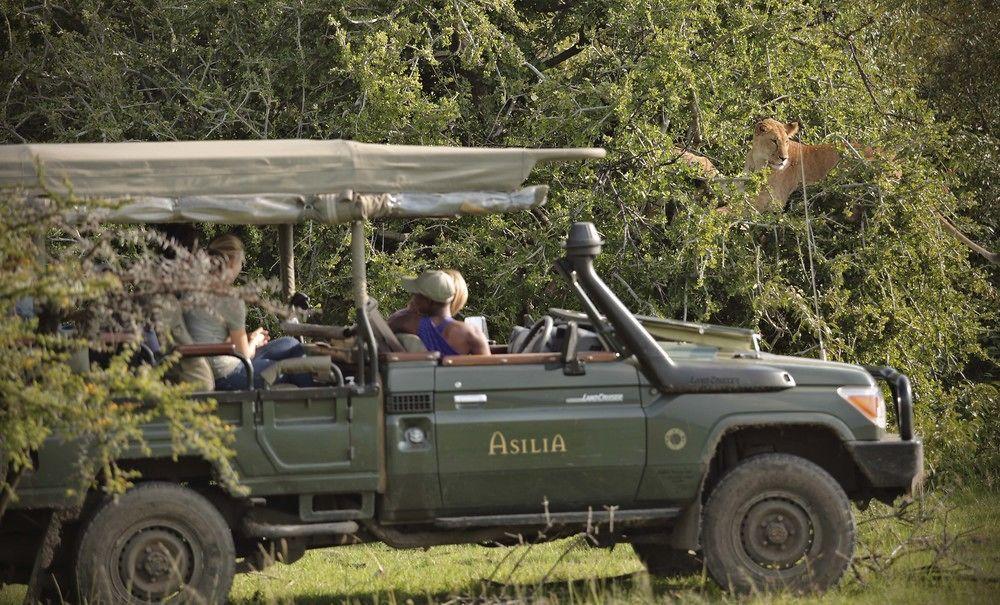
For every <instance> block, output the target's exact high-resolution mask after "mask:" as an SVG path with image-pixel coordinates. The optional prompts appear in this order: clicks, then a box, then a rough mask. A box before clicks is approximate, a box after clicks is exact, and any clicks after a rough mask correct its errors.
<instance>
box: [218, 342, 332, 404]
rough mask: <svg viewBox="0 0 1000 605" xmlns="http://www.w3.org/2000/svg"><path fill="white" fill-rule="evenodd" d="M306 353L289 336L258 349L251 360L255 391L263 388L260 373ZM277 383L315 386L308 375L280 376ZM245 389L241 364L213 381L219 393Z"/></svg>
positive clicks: (245, 378) (245, 375) (243, 369)
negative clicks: (279, 362)
mask: <svg viewBox="0 0 1000 605" xmlns="http://www.w3.org/2000/svg"><path fill="white" fill-rule="evenodd" d="M305 355H306V352H305V350H304V349H303V348H302V343H301V342H299V341H298V340H296V339H294V338H292V337H291V336H282V337H281V338H275V339H274V340H272V341H271V342H269V343H267V344H266V345H264V346H262V347H258V349H257V352H256V353H255V354H254V356H253V359H251V360H250V363H251V365H253V386H254V388H255V389H260V388H263V387H264V380H263V379H262V378H261V377H260V373H261V372H262V371H264V370H265V369H267V368H269V367H271V366H272V365H274V363H275V362H276V361H280V360H282V359H292V358H293V357H305ZM278 382H290V383H292V384H294V385H296V386H300V387H311V386H316V383H315V382H313V379H312V376H311V375H309V374H282V375H281V376H280V377H278ZM246 387H247V369H246V367H245V366H244V365H243V364H242V363H241V364H240V365H238V366H236V369H235V370H233V371H232V372H230V373H229V375H228V376H223V377H222V378H216V379H215V388H216V389H217V390H219V391H238V390H240V389H245V388H246Z"/></svg>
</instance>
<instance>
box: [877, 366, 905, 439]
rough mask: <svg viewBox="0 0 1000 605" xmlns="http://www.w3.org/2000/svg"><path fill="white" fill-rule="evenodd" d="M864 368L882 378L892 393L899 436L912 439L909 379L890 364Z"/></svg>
mask: <svg viewBox="0 0 1000 605" xmlns="http://www.w3.org/2000/svg"><path fill="white" fill-rule="evenodd" d="M865 370H867V371H868V373H869V374H871V375H872V376H874V377H875V378H878V379H881V380H884V381H885V382H886V383H887V384H888V385H889V391H890V392H891V393H892V400H893V405H894V407H895V408H896V422H897V423H898V424H899V436H900V437H901V438H902V439H903V441H912V440H913V388H912V387H911V386H910V379H909V378H907V377H906V375H905V374H902V373H901V372H899V371H898V370H896V368H893V367H891V366H865Z"/></svg>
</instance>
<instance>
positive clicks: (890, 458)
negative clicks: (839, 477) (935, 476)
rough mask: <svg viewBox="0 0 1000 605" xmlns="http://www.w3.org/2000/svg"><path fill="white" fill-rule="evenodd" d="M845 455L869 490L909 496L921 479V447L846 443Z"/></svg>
mask: <svg viewBox="0 0 1000 605" xmlns="http://www.w3.org/2000/svg"><path fill="white" fill-rule="evenodd" d="M846 445H847V451H848V452H849V453H850V454H851V457H852V458H853V459H854V463H855V464H857V465H858V468H859V469H860V470H861V472H862V473H863V474H864V476H865V478H867V479H868V482H869V483H871V486H872V487H874V488H876V489H879V490H885V489H889V490H890V491H893V492H899V493H908V494H912V493H913V492H914V491H916V489H917V488H918V487H919V486H920V483H921V482H922V481H923V475H924V444H923V443H921V442H920V440H919V439H912V440H910V441H903V440H898V441H897V440H885V441H849V442H847V444H846Z"/></svg>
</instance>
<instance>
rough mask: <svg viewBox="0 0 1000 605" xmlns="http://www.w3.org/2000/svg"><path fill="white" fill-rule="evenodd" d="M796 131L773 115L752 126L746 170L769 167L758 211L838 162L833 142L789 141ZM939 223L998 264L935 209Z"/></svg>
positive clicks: (868, 151)
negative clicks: (824, 143)
mask: <svg viewBox="0 0 1000 605" xmlns="http://www.w3.org/2000/svg"><path fill="white" fill-rule="evenodd" d="M798 132H799V123H798V122H788V123H782V122H779V121H778V120H775V119H773V118H765V119H763V120H759V121H758V122H757V123H756V124H755V125H754V129H753V141H752V142H751V144H750V150H749V151H748V152H747V160H746V165H745V166H744V168H745V171H746V173H747V174H749V173H752V172H757V171H759V170H763V169H764V168H767V167H770V168H771V173H770V174H769V175H768V177H767V185H766V186H765V187H762V188H761V190H760V191H759V192H758V194H757V197H756V199H755V200H754V202H753V205H754V207H755V208H757V210H759V211H761V212H768V211H770V212H778V211H781V210H782V209H783V208H784V207H785V204H786V203H787V202H788V198H789V197H790V196H791V195H792V193H794V192H795V191H796V190H797V189H798V188H799V187H801V186H802V183H803V181H804V182H805V184H806V185H812V184H814V183H818V182H820V181H822V180H823V179H824V178H826V176H827V175H828V174H830V171H831V170H833V169H834V168H835V167H836V166H837V164H839V163H840V159H841V158H840V152H839V151H838V150H837V148H836V147H834V146H833V145H804V144H802V143H799V142H797V141H793V140H792V137H793V136H795V135H796V134H797V133H798ZM862 154H863V155H864V156H865V157H867V158H872V157H875V156H876V155H877V153H876V151H875V150H874V149H872V148H870V147H867V148H864V149H863V150H862ZM935 214H936V215H937V218H938V220H940V221H941V225H942V226H943V227H944V228H945V230H946V231H948V232H949V233H950V234H951V235H952V236H953V237H955V239H957V240H958V241H960V242H962V243H963V244H965V245H966V246H968V247H969V248H970V249H971V250H972V251H974V252H975V253H977V254H979V255H980V256H982V257H984V258H985V259H986V260H988V261H989V262H991V263H993V264H1000V254H997V253H996V252H990V251H989V250H987V249H986V248H983V247H982V246H980V245H979V244H977V243H976V242H974V241H972V240H971V239H969V238H968V237H967V236H966V235H965V234H964V233H962V232H961V231H959V230H958V228H957V227H955V225H953V224H952V223H951V221H949V220H948V219H947V218H945V217H944V216H943V215H941V214H940V213H938V212H935Z"/></svg>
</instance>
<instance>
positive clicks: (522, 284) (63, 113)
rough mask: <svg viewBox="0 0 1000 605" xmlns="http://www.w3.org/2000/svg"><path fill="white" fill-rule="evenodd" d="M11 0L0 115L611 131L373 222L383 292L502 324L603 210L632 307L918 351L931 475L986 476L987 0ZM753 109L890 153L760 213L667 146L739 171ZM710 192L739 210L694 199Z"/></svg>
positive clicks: (614, 274) (997, 241) (541, 288)
mask: <svg viewBox="0 0 1000 605" xmlns="http://www.w3.org/2000/svg"><path fill="white" fill-rule="evenodd" d="M0 7H2V12H3V17H4V22H3V25H4V27H3V31H2V32H0V51H2V53H0V54H2V56H3V57H4V59H3V61H2V62H0V140H2V142H5V143H15V142H21V141H30V142H72V141H122V140H191V139H240V138H291V137H304V138H347V139H354V140H360V141H368V142H386V143H423V144H448V145H485V146H517V145H520V146H530V147H536V146H546V147H547V146H602V147H605V148H607V149H608V151H609V155H608V158H607V159H606V160H604V161H601V162H597V163H592V164H588V165H583V164H575V165H569V166H559V167H555V168H544V169H541V170H537V171H536V173H535V177H534V178H536V179H537V180H538V181H540V182H547V183H550V184H551V186H552V190H551V193H550V198H549V202H548V204H547V205H546V206H545V207H544V208H541V209H539V210H538V211H535V212H532V213H530V214H526V215H523V216H502V217H496V216H494V217H481V218H465V219H461V220H458V221H440V222H421V223H415V222H414V223H411V222H395V223H385V224H379V225H376V226H374V227H373V228H372V232H371V240H370V245H371V252H372V262H371V264H370V269H369V271H370V274H371V278H372V283H371V288H372V293H373V295H374V296H375V297H376V298H377V299H379V300H380V301H381V302H382V306H383V307H385V308H391V307H395V306H397V305H399V304H401V303H402V302H403V294H402V292H401V291H400V289H399V288H398V286H397V279H398V277H399V276H400V275H401V274H403V273H409V272H412V271H415V270H418V269H420V268H423V267H427V266H448V267H455V268H458V269H460V270H462V271H463V273H464V274H465V275H466V278H467V279H468V280H469V283H470V287H471V290H472V298H471V301H470V307H469V310H470V311H471V312H472V313H473V314H480V313H482V314H486V315H488V316H489V317H490V320H491V329H492V330H493V331H494V333H495V334H496V335H498V336H501V338H502V336H503V334H505V333H506V331H507V330H508V329H509V327H510V326H511V324H512V323H514V322H519V321H521V318H522V316H523V315H524V314H525V313H534V314H535V315H537V314H538V313H540V312H542V311H543V310H544V309H545V308H546V307H548V306H565V305H570V304H572V302H571V298H570V296H569V293H568V292H567V291H566V289H565V288H563V287H561V286H559V285H558V284H557V283H555V282H554V281H553V276H552V274H551V272H550V271H549V267H550V265H551V262H552V261H553V259H555V258H556V257H557V256H558V255H559V253H560V251H559V243H560V239H561V238H562V237H563V236H564V235H565V233H566V230H567V227H568V225H569V224H570V222H571V221H573V220H593V221H594V222H595V223H596V224H597V225H598V228H599V229H600V230H601V231H602V233H603V234H604V236H605V237H606V238H607V240H608V244H607V246H606V248H605V254H604V257H603V258H602V259H601V261H600V265H601V267H600V269H601V270H603V272H604V274H605V276H606V277H607V279H608V281H609V283H610V284H611V285H612V287H614V288H615V289H616V290H617V291H618V292H619V294H620V295H621V296H622V298H623V299H624V300H625V301H626V302H627V303H628V304H630V305H631V306H632V307H633V308H634V310H636V311H637V312H643V313H651V314H660V315H664V316H667V317H676V318H686V319H690V320H699V321H709V322H714V323H725V324H731V325H737V326H742V327H748V328H753V329H756V330H759V331H761V333H762V334H763V337H764V342H765V346H766V348H767V349H768V350H770V351H774V352H779V353H792V354H803V355H811V356H819V355H820V354H821V352H822V353H824V354H825V355H827V356H828V357H829V358H831V359H837V360H844V361H852V362H864V363H877V364H886V363H887V364H891V365H893V366H896V367H897V368H900V369H902V370H903V371H905V372H906V373H908V374H910V375H911V376H912V377H913V379H914V383H915V388H916V393H917V402H916V409H917V420H918V428H919V431H920V433H921V434H922V435H923V436H924V438H925V439H926V441H927V443H928V446H929V449H928V456H929V458H928V462H929V465H930V466H931V468H932V469H934V470H937V471H942V472H941V473H939V477H947V478H948V480H950V481H962V480H965V479H972V478H975V479H976V480H982V481H985V482H986V483H987V485H989V486H993V487H996V486H997V485H998V482H1000V449H998V444H1000V420H998V418H1000V394H998V388H997V382H996V381H997V377H998V376H1000V368H998V365H997V358H998V351H1000V334H998V332H997V309H998V308H1000V305H998V302H1000V297H998V290H997V288H998V285H1000V273H998V271H997V269H996V268H995V267H990V266H988V265H986V264H984V263H983V262H982V261H981V260H980V259H978V258H976V257H972V256H970V254H969V252H968V250H967V249H965V248H963V247H962V246H961V245H959V244H958V243H957V242H955V241H954V240H953V239H952V238H950V237H948V236H947V235H946V234H945V233H944V232H943V231H942V229H941V227H940V225H939V223H938V221H937V219H936V218H935V217H934V215H933V212H934V211H939V212H941V213H943V214H944V215H946V216H949V217H952V218H953V219H954V220H955V221H956V222H957V223H958V224H959V225H960V226H961V227H962V228H963V229H964V230H965V231H966V232H968V233H970V235H972V236H973V237H974V238H975V239H978V240H979V241H981V242H983V243H984V244H985V245H986V246H987V247H989V248H991V249H994V250H995V249H997V248H998V247H1000V216H998V213H997V207H998V205H997V202H996V200H997V198H998V195H1000V172H998V170H997V158H998V157H1000V156H998V154H1000V69H998V66H997V64H998V56H1000V41H998V38H997V36H996V32H997V31H998V26H1000V9H998V8H997V7H996V6H995V4H994V3H992V2H989V1H987V0H948V1H935V0H925V1H912V2H906V1H903V2H900V1H898V0H894V1H882V0H863V1H850V2H848V1H841V2H837V1H832V0H782V1H780V2H779V1H768V0H757V1H749V0H747V1H741V0H699V1H694V2H691V1H688V0H661V1H641V0H631V1H629V0H624V1H620V2H610V1H603V0H582V1H570V0H538V1H530V0H524V1H516V0H506V1H493V0H490V1H478V0H416V1H410V2H387V1H379V0H365V1H364V2H361V1H357V2H354V1H348V2H318V1H312V0H301V1H299V0H283V1H277V0H251V1H247V2H238V3H234V2H229V1H228V0H225V1H223V0H215V1H202V2H191V3H166V4H165V3H159V2H152V1H123V0H111V1H97V0H81V1H78V2H45V3H37V2H25V1H19V0H2V1H0ZM757 116H774V117H777V118H778V119H784V120H792V119H794V120H799V121H801V122H802V124H803V131H802V133H801V134H800V136H799V139H800V140H802V141H804V142H808V143H816V142H821V141H826V142H834V143H838V144H841V145H844V144H846V143H847V142H851V143H857V144H863V145H873V146H877V147H879V148H881V149H885V150H888V151H889V152H888V153H887V154H885V155H886V156H887V157H886V158H883V159H882V160H880V161H877V162H875V163H868V162H865V161H860V160H859V161H854V162H846V163H845V164H844V165H843V166H842V167H841V168H839V169H838V170H837V171H836V172H835V174H834V175H833V176H832V177H831V178H830V179H828V180H827V181H826V182H825V183H823V184H822V185H820V186H817V187H814V188H810V190H809V192H808V198H807V199H804V198H803V197H802V196H801V195H796V196H794V197H793V198H792V200H791V202H790V204H789V205H788V208H787V209H786V211H785V212H783V213H780V214H769V215H760V214H753V213H752V212H751V211H750V210H749V209H746V205H745V203H744V200H742V199H741V196H739V195H737V194H736V193H734V192H732V191H729V190H726V189H725V188H718V187H716V188H715V189H714V190H709V191H706V190H705V187H704V186H703V185H701V184H700V183H699V182H698V181H697V180H696V179H695V178H693V175H691V174H690V173H689V170H688V169H687V168H685V167H684V166H683V165H682V164H681V163H679V162H676V154H675V153H674V152H673V151H672V149H673V148H674V147H675V146H681V147H687V148H690V149H693V150H696V151H698V152H699V153H702V154H704V155H707V156H708V157H710V158H711V159H712V160H713V161H714V162H715V164H716V166H717V167H718V168H719V169H720V170H721V171H722V172H723V173H725V174H727V175H732V176H735V175H737V174H738V173H739V172H740V171H741V170H742V167H743V161H744V155H745V153H746V150H747V148H748V145H749V139H750V131H751V126H752V124H753V120H754V118H755V117H757ZM897 174H898V175H901V176H897ZM723 204H730V205H733V206H734V207H736V208H738V209H745V211H743V212H736V213H733V214H729V215H723V214H720V213H717V212H715V211H714V210H713V208H714V207H716V206H719V205H723ZM807 209H808V213H807ZM856 209H860V214H861V219H860V220H856V219H854V220H852V219H851V218H850V215H852V213H853V212H854V211H855V210H856ZM807 216H808V220H807V218H806V217H807ZM206 230H207V232H208V233H206V235H208V234H210V233H212V232H213V228H211V227H208V228H206ZM240 232H241V233H242V235H243V236H244V238H245V239H246V240H247V241H248V243H249V245H250V247H251V260H250V262H249V263H248V265H249V267H250V268H251V272H254V273H255V274H254V276H262V275H263V276H267V275H274V274H275V273H276V271H277V268H276V259H277V253H276V248H277V246H276V244H277V237H276V234H275V233H274V232H272V231H268V230H259V229H254V228H243V229H240ZM298 235H299V239H298V243H297V248H296V252H297V255H298V272H299V273H298V277H299V287H300V289H303V290H305V291H306V292H307V293H308V294H310V295H311V296H312V298H313V300H314V302H318V303H320V304H321V305H322V309H323V311H322V312H323V314H324V316H325V317H327V318H329V319H342V318H344V317H345V316H346V315H347V313H348V312H349V309H348V307H349V304H348V303H347V302H346V299H347V294H348V288H349V270H348V266H347V261H346V257H345V253H346V244H347V240H346V235H347V234H346V231H345V230H344V229H342V228H338V227H328V226H322V225H308V226H305V227H302V228H300V229H299V230H298ZM5 271H6V270H5ZM11 300H12V299H11ZM526 301H529V302H526ZM5 311H6V309H5ZM14 379H16V376H15V377H14V378H11V380H14Z"/></svg>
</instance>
